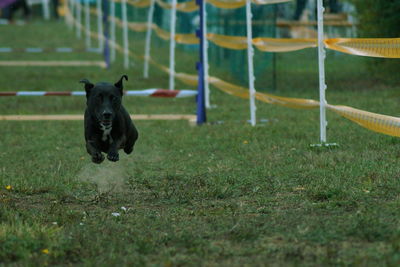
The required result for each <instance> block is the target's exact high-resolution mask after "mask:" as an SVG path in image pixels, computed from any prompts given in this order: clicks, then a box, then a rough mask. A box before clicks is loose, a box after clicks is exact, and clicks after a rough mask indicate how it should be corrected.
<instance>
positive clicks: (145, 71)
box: [143, 0, 155, 79]
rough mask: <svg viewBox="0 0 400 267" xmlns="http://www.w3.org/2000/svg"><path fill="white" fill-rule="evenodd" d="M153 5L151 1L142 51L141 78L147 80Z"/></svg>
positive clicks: (153, 2)
mask: <svg viewBox="0 0 400 267" xmlns="http://www.w3.org/2000/svg"><path fill="white" fill-rule="evenodd" d="M154 4H155V0H151V4H150V8H149V13H148V14H147V32H146V45H145V48H144V49H145V50H144V66H143V77H144V78H146V79H147V78H149V59H150V49H151V32H152V27H151V26H152V24H153V14H154Z"/></svg>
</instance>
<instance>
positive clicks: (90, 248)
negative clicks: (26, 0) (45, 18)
mask: <svg viewBox="0 0 400 267" xmlns="http://www.w3.org/2000/svg"><path fill="white" fill-rule="evenodd" d="M53 37H54V38H53ZM0 40H1V42H0V46H13V47H27V46H43V45H44V44H45V45H46V46H48V47H52V46H74V47H83V43H84V42H83V41H77V40H76V38H75V36H74V34H73V33H72V32H71V31H69V30H68V29H67V28H66V26H65V25H64V24H63V23H62V22H50V23H42V22H33V23H32V24H28V25H25V26H13V25H12V26H2V27H1V28H0ZM44 40H46V41H44ZM163 49H164V48H160V49H159V50H157V49H155V48H154V47H153V51H154V53H156V55H155V56H154V57H155V58H157V57H165V53H163ZM165 49H167V47H165ZM165 49H164V50H165ZM139 53H140V52H139ZM194 56H195V53H190V54H184V53H182V54H179V56H178V58H179V60H178V62H177V70H178V71H183V72H189V73H194V70H192V69H191V66H193V65H192V63H193V62H195V60H196V59H195V58H193V57H194ZM54 58H56V59H60V60H62V59H65V60H72V59H79V60H99V59H100V57H99V55H96V54H87V53H82V54H46V55H42V54H29V55H28V54H23V53H19V54H0V60H25V59H28V60H34V59H35V60H38V59H43V60H46V59H54ZM366 63H367V64H376V61H375V60H372V59H367V58H358V57H353V56H348V55H341V54H334V53H329V54H328V58H327V83H328V91H327V98H328V101H329V103H332V104H342V105H349V106H351V107H355V108H360V109H363V110H367V111H372V112H377V113H381V114H388V115H392V116H399V115H400V112H399V107H398V106H399V105H398V103H399V100H400V93H399V89H400V88H399V86H398V84H399V83H398V82H399V77H398V76H397V77H394V78H393V77H392V79H391V80H390V82H388V80H384V79H381V78H376V77H377V75H375V74H374V73H372V72H371V71H369V68H367V67H366ZM141 67H142V66H141V63H140V62H137V63H136V64H135V65H134V66H133V67H132V68H131V69H130V70H128V71H125V70H124V69H123V68H122V61H121V59H120V58H119V61H118V62H117V64H116V65H115V67H113V68H112V69H111V70H104V69H100V68H93V67H82V68H54V67H53V68H46V67H36V68H33V67H26V68H25V67H0V85H1V86H0V90H2V91H16V90H52V91H54V90H59V91H61V90H82V89H83V88H82V85H80V84H78V81H79V80H80V79H82V78H88V79H90V80H91V81H93V82H97V81H100V80H104V81H116V80H117V79H118V78H119V77H120V75H121V74H124V73H126V74H128V76H129V82H127V83H125V89H127V90H133V89H144V88H151V87H166V86H167V84H168V78H167V76H166V75H165V74H164V73H161V72H159V71H157V70H156V69H154V68H152V69H151V77H152V78H151V79H149V80H145V79H143V78H142V74H141ZM238 67H239V66H238ZM211 71H212V72H213V73H217V74H218V75H220V76H221V75H224V73H223V70H214V69H213V67H212V68H211ZM243 75H246V70H243ZM267 76H268V75H266V77H267ZM268 77H269V76H268ZM221 78H224V79H226V80H229V81H233V82H235V79H234V77H229V76H228V75H226V74H225V76H223V77H222V76H221ZM265 79H266V78H265V77H257V88H259V89H262V90H268V88H264V86H263V84H264V83H268V81H265ZM317 86H318V79H317V65H316V51H315V50H305V51H302V52H293V53H288V54H279V55H278V90H277V91H276V92H273V93H275V94H277V95H283V96H291V97H305V98H313V99H318V90H317ZM177 87H179V88H187V87H186V86H184V85H182V84H180V83H178V84H177ZM212 102H213V104H215V105H217V108H214V109H211V110H209V111H208V121H209V123H208V124H206V125H203V126H200V127H197V126H196V127H193V126H189V124H188V123H187V122H185V121H168V122H165V121H137V122H136V126H137V128H138V130H139V132H140V138H139V141H138V143H137V146H136V148H135V152H134V153H133V155H130V156H126V155H121V157H122V158H121V160H120V161H119V162H118V163H110V162H105V163H103V164H101V165H94V164H92V163H91V161H90V157H89V155H87V153H86V151H85V148H84V138H83V123H82V122H68V121H61V122H7V121H0V147H1V150H0V265H1V264H5V265H14V266H25V265H26V266H43V265H85V266H86V265H87V266H96V265H97V266H120V265H130V266H266V265H268V266H270V265H271V266H274V265H276V266H297V265H300V266H303V265H304V266H316V265H318V266H321V265H324V266H325V265H335V266H337V265H343V266H345V265H356V266H359V265H361V266H378V265H379V266H385V265H386V266H396V265H398V264H399V263H400V208H399V207H400V198H399V192H400V168H399V163H400V141H399V139H398V138H393V137H390V136H385V135H381V134H377V133H374V132H370V131H368V130H366V129H363V128H361V127H359V126H358V125H356V124H354V123H352V122H349V121H348V120H346V119H344V118H341V117H339V116H337V115H336V114H333V113H330V112H328V121H329V127H328V141H330V142H337V143H338V144H339V147H338V148H335V149H310V144H313V143H317V142H318V139H319V113H318V111H317V110H311V111H304V110H293V109H287V108H283V107H279V106H273V105H268V104H265V103H261V102H257V105H258V110H257V116H258V118H259V119H267V120H268V121H267V122H264V123H259V124H258V125H257V126H256V127H251V126H250V125H249V124H248V123H246V120H247V119H248V118H249V114H248V100H243V99H239V98H235V97H232V96H229V95H226V94H224V93H222V92H219V91H217V90H216V89H214V88H212ZM124 105H125V106H126V108H127V109H128V110H129V111H130V112H131V113H133V114H194V113H195V108H196V107H195V101H194V99H191V98H189V99H151V98H128V97H126V98H125V99H124ZM84 108H85V99H84V98H83V97H46V98H44V97H37V98H35V97H3V98H0V114H1V115H4V114H82V113H83V111H84ZM112 213H120V216H113V215H112Z"/></svg>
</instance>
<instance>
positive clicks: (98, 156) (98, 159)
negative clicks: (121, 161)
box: [92, 152, 105, 164]
mask: <svg viewBox="0 0 400 267" xmlns="http://www.w3.org/2000/svg"><path fill="white" fill-rule="evenodd" d="M104 159H105V158H104V156H103V154H101V153H100V152H98V153H96V154H94V155H92V161H93V162H94V163H97V164H100V163H102V162H103V160H104Z"/></svg>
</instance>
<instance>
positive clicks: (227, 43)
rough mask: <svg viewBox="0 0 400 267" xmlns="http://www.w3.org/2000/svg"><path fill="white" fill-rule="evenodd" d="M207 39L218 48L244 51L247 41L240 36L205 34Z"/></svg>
mask: <svg viewBox="0 0 400 267" xmlns="http://www.w3.org/2000/svg"><path fill="white" fill-rule="evenodd" d="M207 39H208V40H209V41H211V42H213V43H214V44H216V45H218V46H222V47H225V48H230V49H236V50H240V49H246V48H247V39H246V37H242V36H228V35H221V34H215V33H209V34H207Z"/></svg>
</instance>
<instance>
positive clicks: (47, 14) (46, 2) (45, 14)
mask: <svg viewBox="0 0 400 267" xmlns="http://www.w3.org/2000/svg"><path fill="white" fill-rule="evenodd" d="M42 8H43V17H44V19H45V20H49V19H50V10H49V0H42Z"/></svg>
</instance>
